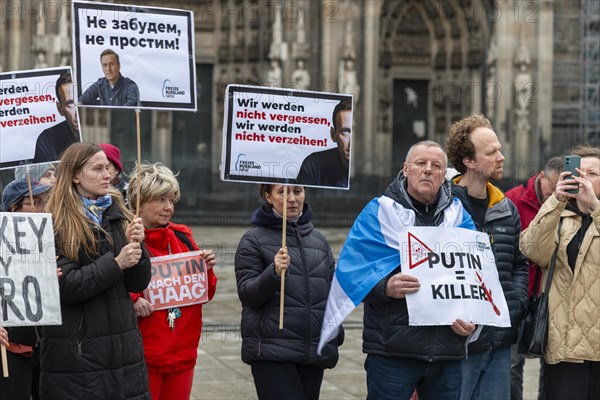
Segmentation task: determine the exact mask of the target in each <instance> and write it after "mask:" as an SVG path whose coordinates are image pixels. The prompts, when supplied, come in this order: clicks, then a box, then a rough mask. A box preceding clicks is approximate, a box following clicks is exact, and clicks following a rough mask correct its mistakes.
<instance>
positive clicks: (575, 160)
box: [564, 155, 581, 194]
mask: <svg viewBox="0 0 600 400" xmlns="http://www.w3.org/2000/svg"><path fill="white" fill-rule="evenodd" d="M564 166H565V169H564V170H565V171H570V172H571V176H569V177H565V180H570V179H571V177H573V176H579V172H577V171H576V170H575V168H581V157H579V156H572V155H568V156H565V159H564ZM567 192H568V193H574V194H575V193H579V189H571V190H567Z"/></svg>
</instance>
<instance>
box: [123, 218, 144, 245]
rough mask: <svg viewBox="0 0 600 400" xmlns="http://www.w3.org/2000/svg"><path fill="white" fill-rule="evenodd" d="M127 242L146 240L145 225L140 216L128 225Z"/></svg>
mask: <svg viewBox="0 0 600 400" xmlns="http://www.w3.org/2000/svg"><path fill="white" fill-rule="evenodd" d="M125 236H127V242H129V243H131V242H136V243H142V242H143V241H144V225H143V224H142V219H141V218H140V217H137V218H134V219H133V220H132V221H131V222H130V223H129V225H127V231H126V232H125Z"/></svg>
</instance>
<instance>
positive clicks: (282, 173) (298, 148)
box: [221, 85, 352, 189]
mask: <svg viewBox="0 0 600 400" xmlns="http://www.w3.org/2000/svg"><path fill="white" fill-rule="evenodd" d="M334 113H335V115H336V117H335V120H334V117H333V115H334ZM351 135H352V96H350V95H344V94H335V93H322V92H312V91H297V90H289V89H274V88H266V87H257V86H243V85H229V86H228V87H227V91H226V95H225V115H224V123H223V151H222V162H223V165H222V169H221V179H222V180H224V181H237V182H254V183H294V184H299V185H305V186H316V187H327V188H333V189H348V188H349V177H350V165H351V163H350V153H351V152H350V144H351Z"/></svg>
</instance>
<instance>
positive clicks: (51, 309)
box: [0, 213, 62, 327]
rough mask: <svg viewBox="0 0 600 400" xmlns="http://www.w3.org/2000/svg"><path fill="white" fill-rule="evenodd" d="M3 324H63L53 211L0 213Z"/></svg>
mask: <svg viewBox="0 0 600 400" xmlns="http://www.w3.org/2000/svg"><path fill="white" fill-rule="evenodd" d="M0 304H1V307H0V315H1V318H0V325H2V326H7V327H18V326H35V325H60V324H62V318H61V314H60V296H59V292H58V276H57V274H56V257H55V251H54V230H53V229H52V215H51V214H33V213H0Z"/></svg>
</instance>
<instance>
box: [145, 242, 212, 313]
mask: <svg viewBox="0 0 600 400" xmlns="http://www.w3.org/2000/svg"><path fill="white" fill-rule="evenodd" d="M150 261H151V262H152V280H151V281H150V283H149V284H148V287H147V288H146V290H144V298H145V299H146V300H148V301H149V302H150V303H151V304H152V305H153V306H154V309H155V310H163V309H166V308H172V307H184V306H190V305H192V304H200V303H206V302H207V301H208V283H207V270H206V265H205V264H204V260H203V259H202V257H200V252H199V251H192V252H186V253H178V254H171V255H168V256H161V257H152V258H151V259H150Z"/></svg>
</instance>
